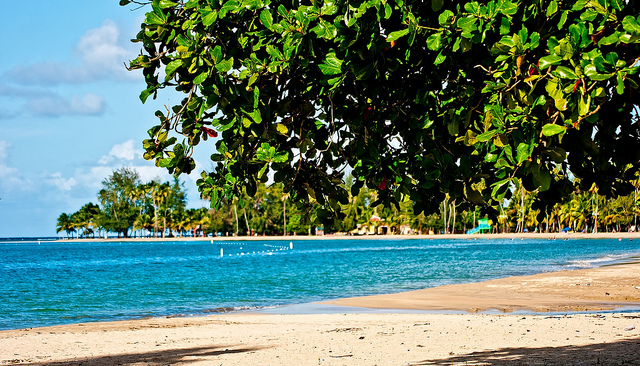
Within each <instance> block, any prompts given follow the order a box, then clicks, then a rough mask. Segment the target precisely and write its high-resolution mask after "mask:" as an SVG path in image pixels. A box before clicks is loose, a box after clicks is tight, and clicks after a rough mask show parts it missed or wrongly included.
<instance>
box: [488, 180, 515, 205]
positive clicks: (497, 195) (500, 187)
mask: <svg viewBox="0 0 640 366" xmlns="http://www.w3.org/2000/svg"><path fill="white" fill-rule="evenodd" d="M510 182H511V179H510V178H507V179H503V180H501V181H498V182H496V183H494V184H493V185H492V187H493V190H492V191H491V197H493V198H494V199H495V200H497V201H502V200H503V199H504V196H505V194H507V190H509V185H510V184H509V183H510Z"/></svg>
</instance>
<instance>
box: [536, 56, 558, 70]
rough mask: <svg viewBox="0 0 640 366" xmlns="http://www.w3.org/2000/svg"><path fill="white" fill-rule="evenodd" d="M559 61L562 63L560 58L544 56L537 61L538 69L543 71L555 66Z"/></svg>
mask: <svg viewBox="0 0 640 366" xmlns="http://www.w3.org/2000/svg"><path fill="white" fill-rule="evenodd" d="M560 61H562V57H560V56H556V55H550V56H545V57H542V58H541V59H540V60H539V61H538V67H539V68H540V70H545V69H547V68H548V67H549V66H551V65H555V64H557V63H559V62H560Z"/></svg>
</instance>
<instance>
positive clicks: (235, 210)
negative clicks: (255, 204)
mask: <svg viewBox="0 0 640 366" xmlns="http://www.w3.org/2000/svg"><path fill="white" fill-rule="evenodd" d="M233 212H235V213H236V236H238V234H239V233H240V228H239V227H238V207H236V205H233Z"/></svg>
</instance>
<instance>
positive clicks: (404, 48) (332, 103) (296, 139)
mask: <svg viewBox="0 0 640 366" xmlns="http://www.w3.org/2000/svg"><path fill="white" fill-rule="evenodd" d="M120 4H121V5H128V4H130V5H136V6H147V8H146V9H147V10H148V12H147V13H146V16H145V19H144V21H143V22H142V25H141V31H140V32H139V33H138V35H137V37H136V39H135V40H134V41H136V42H140V43H141V45H142V52H141V54H140V56H138V57H137V58H136V59H135V60H132V61H131V63H130V68H131V69H142V71H143V74H144V77H145V81H146V84H147V88H146V89H145V90H144V91H143V92H142V93H141V95H140V98H141V100H142V102H145V101H146V100H147V98H148V97H150V96H152V97H153V98H155V97H156V95H157V93H158V92H159V91H160V90H161V89H164V88H172V89H175V90H177V91H178V92H181V93H184V95H185V96H184V99H183V100H182V101H181V102H180V103H178V104H177V105H175V106H172V107H170V108H169V110H166V111H157V112H156V116H157V117H158V123H157V125H155V126H153V127H152V128H151V129H150V130H149V139H147V140H145V141H144V142H143V144H144V148H145V150H146V153H145V157H146V158H147V159H150V160H155V162H156V165H158V166H160V167H165V168H167V169H168V170H169V171H170V172H171V173H174V174H176V175H178V174H181V173H189V172H191V171H192V170H193V169H194V168H195V164H194V160H193V158H192V152H193V149H194V148H196V147H197V146H198V145H206V146H205V147H202V148H205V149H209V150H211V151H212V152H213V154H212V155H211V159H212V160H213V161H214V162H215V163H216V165H215V168H214V169H213V171H210V172H202V178H201V179H200V180H199V186H200V190H201V193H202V194H204V195H206V196H208V197H211V198H212V201H213V202H214V203H215V202H218V201H219V200H220V199H221V198H222V197H229V196H234V195H241V192H242V187H246V190H247V192H248V193H249V195H252V194H255V192H256V189H257V187H258V183H259V182H266V181H267V180H268V179H269V178H268V177H272V179H273V180H274V181H275V182H282V183H284V191H285V192H287V193H290V195H291V197H292V199H294V200H296V201H299V202H303V203H304V202H307V203H308V202H309V200H310V198H311V199H313V200H315V201H317V202H318V203H320V204H321V205H323V206H324V207H326V208H327V209H328V212H331V213H335V212H338V211H339V210H340V203H342V204H346V203H348V197H349V195H348V193H347V191H346V190H345V188H344V185H342V184H341V183H342V182H343V179H344V175H345V172H349V173H350V174H352V175H353V176H354V177H355V183H354V184H353V185H352V186H351V190H352V193H353V195H354V196H355V195H357V192H358V190H359V189H361V188H362V187H363V186H366V187H368V188H370V189H375V190H377V191H378V194H377V199H378V202H380V203H385V204H395V205H396V206H398V205H399V203H400V202H402V200H403V196H409V197H410V198H411V200H413V202H414V203H415V206H414V209H415V210H416V211H417V212H418V213H419V212H422V211H424V210H427V211H433V210H434V208H436V207H437V206H438V205H439V204H440V203H441V202H442V201H443V200H444V199H445V197H446V195H449V196H450V197H451V198H452V199H459V200H460V201H462V199H464V200H465V201H467V202H470V203H473V204H481V205H491V204H492V203H495V202H501V201H502V200H503V199H504V198H505V196H506V197H508V196H509V195H510V194H511V192H512V189H510V187H513V182H515V181H516V180H521V181H522V182H523V184H524V186H525V187H526V188H527V189H529V190H533V189H534V188H539V189H540V191H541V192H540V198H541V200H542V201H544V200H545V197H549V198H555V199H549V201H554V202H555V201H558V200H557V197H559V196H562V195H565V194H567V193H568V192H569V191H571V190H572V189H573V188H572V185H571V184H569V180H570V179H572V178H573V177H579V178H580V181H579V182H580V184H582V185H583V186H584V187H586V189H588V188H589V187H590V186H592V185H593V184H594V183H595V184H596V185H597V186H598V187H599V189H600V193H602V194H607V193H612V192H617V193H621V194H624V193H627V192H629V191H630V190H631V189H633V187H632V186H631V185H630V184H629V181H631V180H632V178H633V175H634V173H635V172H637V171H638V168H639V167H640V129H639V125H638V118H639V113H638V112H639V109H638V105H637V104H638V103H637V101H638V91H637V87H638V75H637V73H638V68H639V65H640V16H639V15H638V14H640V2H638V1H633V0H630V1H622V0H589V1H586V0H580V1H566V2H565V1H563V2H559V1H556V0H551V1H546V0H538V1H532V2H517V1H511V0H493V1H488V2H487V1H480V2H476V1H473V2H444V1H442V0H432V1H412V0H406V1H403V0H395V1H394V0H355V1H329V0H326V1H321V0H315V1H314V0H312V1H309V2H300V1H295V0H292V1H270V0H189V1H171V0H154V1H152V2H145V1H130V0H121V1H120ZM218 134H220V138H219V139H217V140H215V148H214V147H213V146H212V145H213V142H212V141H209V140H210V139H212V138H216V137H218ZM198 148H201V147H200V146H198ZM328 212H326V211H323V212H321V213H319V217H320V218H323V217H326V216H327V215H329V213H328Z"/></svg>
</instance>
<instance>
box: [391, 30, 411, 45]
mask: <svg viewBox="0 0 640 366" xmlns="http://www.w3.org/2000/svg"><path fill="white" fill-rule="evenodd" d="M408 33H409V28H405V29H402V30H399V31H395V32H391V33H389V35H388V36H387V42H391V41H395V40H396V39H399V38H402V37H404V36H406V35H407V34H408Z"/></svg>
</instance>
